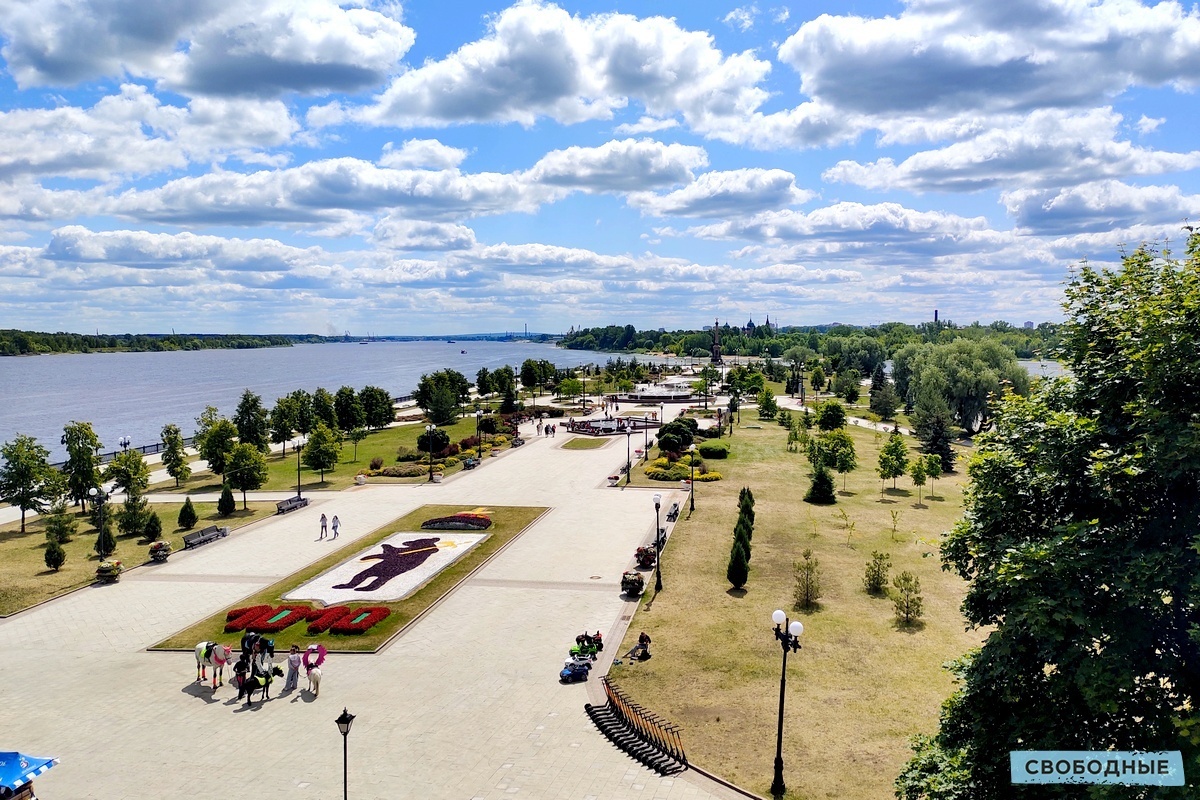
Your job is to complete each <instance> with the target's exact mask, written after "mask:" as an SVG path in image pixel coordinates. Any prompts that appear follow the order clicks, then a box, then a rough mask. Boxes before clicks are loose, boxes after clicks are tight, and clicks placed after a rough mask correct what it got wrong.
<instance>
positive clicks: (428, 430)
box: [425, 422, 437, 483]
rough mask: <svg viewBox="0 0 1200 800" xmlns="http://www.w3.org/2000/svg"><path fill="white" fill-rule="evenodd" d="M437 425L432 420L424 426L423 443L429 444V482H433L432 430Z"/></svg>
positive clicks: (434, 429)
mask: <svg viewBox="0 0 1200 800" xmlns="http://www.w3.org/2000/svg"><path fill="white" fill-rule="evenodd" d="M436 430H437V425H434V424H433V423H432V422H431V423H429V424H428V425H426V426H425V444H427V445H429V483H433V432H434V431H436Z"/></svg>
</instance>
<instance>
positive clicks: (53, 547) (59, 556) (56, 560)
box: [43, 539, 67, 572]
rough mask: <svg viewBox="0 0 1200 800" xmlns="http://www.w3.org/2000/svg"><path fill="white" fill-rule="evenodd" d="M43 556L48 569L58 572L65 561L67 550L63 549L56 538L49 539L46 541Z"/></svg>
mask: <svg viewBox="0 0 1200 800" xmlns="http://www.w3.org/2000/svg"><path fill="white" fill-rule="evenodd" d="M43 558H44V559H45V561H46V567H47V568H48V569H52V570H54V571H55V572H58V570H59V568H61V567H62V565H63V564H65V563H66V561H67V551H66V550H63V546H62V545H61V544H59V543H58V541H57V540H54V539H51V540H50V541H49V542H46V553H45V555H44V556H43Z"/></svg>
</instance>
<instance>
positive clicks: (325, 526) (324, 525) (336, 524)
mask: <svg viewBox="0 0 1200 800" xmlns="http://www.w3.org/2000/svg"><path fill="white" fill-rule="evenodd" d="M331 524H332V526H333V536H331V537H330V538H331V539H336V538H337V537H338V528H340V527H341V526H342V522H341V520H339V519H338V518H337V514H334V515H333V522H332V523H330V521H329V520H328V519H326V518H325V515H324V514H322V515H321V535H320V536H318V537H317V541H318V542H319V541H321V540H322V539H324V538H325V536H326V534H328V533H329V527H330V525H331Z"/></svg>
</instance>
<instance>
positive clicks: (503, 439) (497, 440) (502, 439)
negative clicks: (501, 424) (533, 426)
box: [492, 433, 512, 445]
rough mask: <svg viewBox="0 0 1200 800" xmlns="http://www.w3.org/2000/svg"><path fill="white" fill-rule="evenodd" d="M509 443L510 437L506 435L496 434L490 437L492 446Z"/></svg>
mask: <svg viewBox="0 0 1200 800" xmlns="http://www.w3.org/2000/svg"><path fill="white" fill-rule="evenodd" d="M511 441H512V437H510V436H508V435H507V434H503V433H498V434H496V435H495V436H493V437H492V443H493V445H500V444H508V443H509V442H511Z"/></svg>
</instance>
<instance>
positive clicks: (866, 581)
mask: <svg viewBox="0 0 1200 800" xmlns="http://www.w3.org/2000/svg"><path fill="white" fill-rule="evenodd" d="M891 568H892V557H891V556H890V555H888V554H887V553H881V552H879V551H878V550H875V551H872V553H871V560H870V561H868V562H867V569H866V571H865V572H864V574H863V589H864V590H865V591H866V593H867V594H871V595H881V594H883V593H884V592H885V591H886V590H887V584H888V572H889V571H890V570H891Z"/></svg>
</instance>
